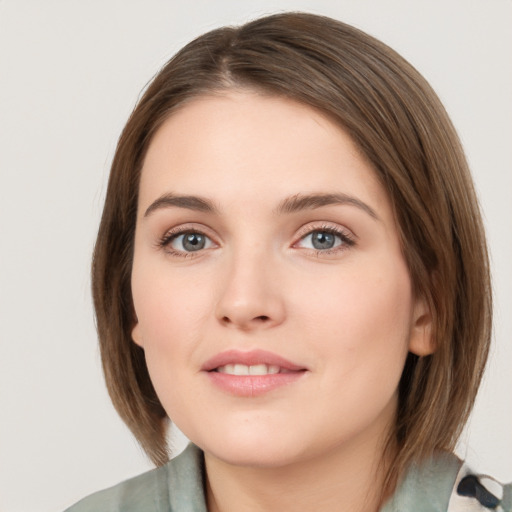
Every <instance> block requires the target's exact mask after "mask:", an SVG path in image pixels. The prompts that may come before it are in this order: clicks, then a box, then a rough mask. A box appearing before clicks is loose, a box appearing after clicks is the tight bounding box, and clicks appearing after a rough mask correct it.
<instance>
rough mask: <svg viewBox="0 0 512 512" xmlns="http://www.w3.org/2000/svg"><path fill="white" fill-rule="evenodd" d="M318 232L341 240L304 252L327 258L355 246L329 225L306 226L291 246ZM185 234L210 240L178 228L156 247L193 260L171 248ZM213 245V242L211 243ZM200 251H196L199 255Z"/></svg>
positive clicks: (190, 254)
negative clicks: (335, 243) (328, 247)
mask: <svg viewBox="0 0 512 512" xmlns="http://www.w3.org/2000/svg"><path fill="white" fill-rule="evenodd" d="M315 232H320V233H329V234H331V235H334V236H336V237H338V238H339V239H340V240H341V244H340V245H338V246H335V247H333V248H332V249H308V248H305V249H304V250H307V251H310V252H313V253H314V254H315V255H316V256H318V257H321V256H328V255H330V254H335V253H338V252H342V251H345V250H347V249H349V248H350V247H353V246H354V245H355V244H356V241H355V237H354V235H353V234H352V233H350V232H349V231H347V230H344V229H341V228H339V227H334V226H330V225H322V226H306V227H305V228H304V229H303V230H301V231H299V235H298V238H297V241H296V242H294V243H293V244H292V247H295V246H296V245H297V244H298V243H299V242H301V241H302V240H304V239H305V238H306V237H307V236H309V235H311V234H312V233H315ZM185 234H197V235H201V236H204V237H206V238H208V239H209V240H212V238H211V237H210V236H208V235H207V234H206V233H205V232H204V231H202V230H200V229H197V228H193V227H188V226H180V227H178V228H175V229H172V230H170V231H168V232H166V233H165V235H164V236H163V237H162V238H161V239H160V240H159V241H158V243H157V245H158V247H159V248H160V249H163V250H165V251H166V252H167V253H168V254H170V255H171V256H175V257H179V258H193V257H196V256H197V255H196V254H194V251H189V252H187V251H177V250H175V249H173V248H172V247H171V243H172V242H173V241H174V240H175V239H176V238H178V237H179V236H181V235H185ZM213 243H215V242H213ZM203 250H204V249H202V250H198V251H197V252H198V253H200V252H202V251H203Z"/></svg>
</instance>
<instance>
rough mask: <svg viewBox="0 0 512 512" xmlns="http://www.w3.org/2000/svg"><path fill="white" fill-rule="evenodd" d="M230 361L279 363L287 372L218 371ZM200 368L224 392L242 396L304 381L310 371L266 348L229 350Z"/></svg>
mask: <svg viewBox="0 0 512 512" xmlns="http://www.w3.org/2000/svg"><path fill="white" fill-rule="evenodd" d="M228 364H243V365H247V366H252V365H257V364H266V365H269V366H270V365H273V366H279V367H280V368H281V369H282V370H285V372H284V373H275V374H267V375H230V374H227V373H220V372H216V371H215V369H216V368H219V367H220V366H225V365H228ZM201 370H202V371H203V372H204V373H205V374H206V376H207V377H208V379H209V380H210V382H211V383H212V384H213V385H214V386H215V387H217V388H218V389H220V390H222V391H223V392H225V393H228V394H230V395H234V396H239V397H257V396H261V395H264V394H266V393H269V392H271V391H274V390H276V389H278V388H281V387H283V386H286V385H290V384H292V383H295V382H297V381H299V380H301V379H302V378H303V377H304V376H305V374H306V373H307V372H308V369H307V368H306V367H304V366H301V365H298V364H296V363H293V362H291V361H289V360H288V359H285V358H284V357H281V356H279V355H277V354H274V353H272V352H268V351H266V350H251V351H249V352H243V351H239V350H228V351H226V352H221V353H219V354H217V355H215V356H213V357H212V358H211V359H209V360H208V361H206V363H205V364H204V365H203V366H202V368H201Z"/></svg>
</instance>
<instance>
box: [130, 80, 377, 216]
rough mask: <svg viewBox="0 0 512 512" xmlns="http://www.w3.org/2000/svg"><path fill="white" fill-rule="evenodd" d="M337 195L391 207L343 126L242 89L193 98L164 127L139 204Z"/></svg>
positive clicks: (152, 149)
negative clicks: (190, 198) (163, 199)
mask: <svg viewBox="0 0 512 512" xmlns="http://www.w3.org/2000/svg"><path fill="white" fill-rule="evenodd" d="M333 189H337V190H336V191H337V192H342V193H350V194H354V195H357V196H358V197H360V198H361V199H364V200H366V201H368V200H371V201H372V202H373V203H374V204H375V205H376V206H378V205H379V204H380V203H383V202H384V203H387V197H386V194H385V192H384V190H383V189H382V187H381V185H380V183H379V182H378V180H377V178H376V175H375V172H374V170H373V168H372V167H371V165H370V164H369V163H368V162H367V160H366V159H365V158H364V157H363V156H362V154H361V152H360V151H359V149H358V148H357V146H356V145H355V144H354V142H353V141H352V139H351V138H350V137H349V136H348V135H347V134H346V132H345V131H344V130H343V129H342V128H341V127H340V126H339V125H338V124H336V123H334V122H333V121H332V120H331V119H329V118H328V117H327V116H325V115H323V114H322V113H320V112H318V111H317V110H315V109H313V108H311V107H309V106H307V105H303V104H301V103H298V102H295V101H292V100H289V99H286V98H282V97H277V96H270V95H264V94H261V93H258V92H253V91H246V90H243V91H240V90H237V91H229V92H224V93H221V94H217V95H211V96H210V95H209V96H201V97H198V98H195V99H193V100H191V101H190V102H188V103H186V104H184V105H183V106H182V107H180V108H179V109H178V110H177V111H176V112H174V113H173V114H172V115H171V116H170V117H169V118H168V119H167V120H166V121H165V122H164V124H163V125H162V126H161V127H160V128H159V130H158V131H157V132H156V134H155V136H154V138H153V140H152V141H151V144H150V146H149V149H148V152H147V154H146V158H145V161H144V165H143V169H142V176H141V183H140V198H139V200H140V206H141V207H142V208H143V207H144V205H147V204H149V202H151V201H152V200H154V199H155V197H158V196H159V195H161V194H162V193H165V192H169V191H172V192H177V193H179V194H195V195H201V196H207V197H213V198H214V199H218V200H219V201H224V200H226V201H228V202H229V201H233V200H237V199H238V200H245V201H246V203H254V202H259V203H261V202H262V201H263V200H264V199H268V200H269V201H270V200H271V199H272V198H274V199H275V200H278V198H280V197H283V196H285V195H286V196H289V195H293V194H303V193H307V192H331V191H332V190H333Z"/></svg>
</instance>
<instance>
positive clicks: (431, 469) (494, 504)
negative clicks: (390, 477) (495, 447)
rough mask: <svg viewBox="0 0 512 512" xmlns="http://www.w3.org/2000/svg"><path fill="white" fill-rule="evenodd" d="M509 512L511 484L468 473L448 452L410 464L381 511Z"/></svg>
mask: <svg viewBox="0 0 512 512" xmlns="http://www.w3.org/2000/svg"><path fill="white" fill-rule="evenodd" d="M410 510H414V511H415V512H485V511H490V510H494V511H496V512H512V484H508V485H502V484H500V483H499V482H497V481H496V480H494V479H493V478H491V477H488V476H484V475H480V474H478V473H477V472H475V471H473V470H471V469H470V468H469V467H468V466H467V465H466V464H464V462H463V461H461V460H460V459H458V458H457V457H456V456H455V455H453V454H451V453H437V454H436V455H435V456H434V457H432V458H430V459H427V460H425V461H423V462H422V463H421V464H413V465H412V466H411V467H410V468H409V470H408V471H407V473H406V475H405V477H404V479H403V480H402V482H401V484H400V485H399V486H398V488H397V490H396V492H395V494H394V495H393V496H392V497H391V499H390V500H389V501H388V502H387V503H386V504H385V505H384V507H383V508H382V512H409V511H410Z"/></svg>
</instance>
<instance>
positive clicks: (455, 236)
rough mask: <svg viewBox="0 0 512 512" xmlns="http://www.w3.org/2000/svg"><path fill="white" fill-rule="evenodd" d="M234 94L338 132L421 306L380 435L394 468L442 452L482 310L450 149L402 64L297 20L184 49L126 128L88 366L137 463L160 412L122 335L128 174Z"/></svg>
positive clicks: (130, 308) (456, 427) (476, 352)
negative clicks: (417, 342)
mask: <svg viewBox="0 0 512 512" xmlns="http://www.w3.org/2000/svg"><path fill="white" fill-rule="evenodd" d="M244 93H245V94H249V95H252V97H253V99H254V97H256V98H258V99H259V101H268V102H270V103H272V98H274V99H280V101H279V102H278V103H279V105H281V106H282V105H283V104H285V101H284V100H286V102H288V103H286V104H287V105H288V104H291V105H294V108H296V109H298V108H299V106H300V105H302V106H303V107H302V108H303V109H306V110H308V109H313V111H315V112H316V113H317V115H318V116H319V118H321V119H324V121H325V123H327V125H329V126H331V125H332V126H337V127H339V129H340V140H341V139H343V136H345V135H346V136H348V140H349V141H350V144H353V147H354V148H355V149H354V153H355V154H357V158H358V159H359V161H361V162H365V164H366V165H367V166H368V168H369V169H371V171H372V172H371V175H372V176H373V177H374V178H376V180H375V181H376V183H378V186H379V187H380V189H382V190H383V191H384V192H385V197H386V202H387V204H388V205H389V209H390V211H391V212H392V215H393V219H394V222H395V223H396V224H395V227H396V235H397V241H398V244H399V247H400V251H401V257H402V258H403V262H404V266H405V268H406V269H407V273H408V279H409V281H410V284H411V301H412V302H411V303H413V304H421V305H422V307H423V310H422V311H423V313H422V314H420V315H417V316H416V317H415V318H416V320H420V319H421V318H423V321H424V322H425V325H424V327H425V331H426V330H427V328H428V333H429V334H428V339H429V340H430V344H424V345H423V346H424V348H425V347H426V349H425V350H423V351H422V350H414V347H412V349H411V347H407V348H409V349H411V350H410V354H409V355H408V356H406V355H405V353H404V354H403V359H405V358H406V361H405V367H404V370H403V372H401V378H400V384H399V386H398V391H397V396H398V399H397V402H398V405H397V412H396V418H394V421H393V427H392V431H391V439H392V440H393V441H396V444H395V446H398V456H397V457H396V460H395V467H396V468H397V470H398V471H400V470H401V469H402V468H403V466H404V465H405V464H406V463H407V462H409V461H410V460H412V459H414V458H419V457H422V456H425V455H428V454H429V453H430V452H431V451H432V450H434V449H450V448H452V447H453V444H454V442H455V440H456V438H457V435H458V433H459V432H460V429H461V427H462V425H463V423H464V421H465V419H466V418H467V414H468V413H469V410H470V408H471V405H472V402H473V400H474V396H475V394H476V390H477V387H478V383H479V381H480V377H481V374H482V371H483V366H484V363H485V359H486V354H487V348H488V341H489V330H490V326H489V324H490V307H491V306H490V293H489V278H488V267H487V255H486V249H485V240H484V236H483V230H482V225H481V220H480V215H479V211H478V205H477V201H476V197H475V194H474V190H473V186H472V182H471V178H470V176H469V172H468V169H467V165H466V162H465V159H464V156H463V152H462V150H461V147H460V143H459V141H458V139H457V136H456V134H455V132H454V130H453V127H452V125H451V123H450V121H449V119H448V117H447V115H446V113H445V111H444V109H443V107H442V106H441V104H440V102H439V100H438V99H437V97H436V96H435V94H434V93H433V92H432V90H431V89H430V87H429V86H428V84H427V83H426V82H425V80H424V79H423V78H422V77H421V76H420V75H419V74H418V73H417V72H416V71H415V70H414V69H413V68H412V67H411V66H410V65H409V64H407V63H406V62H405V61H404V60H403V59H402V58H400V57H399V56H398V55H397V54H396V53H394V52H393V51H392V50H390V49H389V48H388V47H386V46H385V45H383V44H382V43H380V42H378V41H376V40H374V39H373V38H371V37H369V36H367V35H365V34H364V33H362V32H360V31H358V30H356V29H354V28H352V27H349V26H347V25H344V24H342V23H339V22H336V21H333V20H330V19H328V18H323V17H318V16H312V15H307V14H282V15H275V16H271V17H267V18H262V19H260V20H256V21H254V22H251V23H249V24H247V25H244V26H242V27H240V28H226V29H220V30H216V31H213V32H210V33H208V34H206V35H204V36H202V37H200V38H198V39H197V40H195V41H193V42H192V43H190V44H189V45H187V46H186V47H185V48H184V49H183V50H182V51H181V52H179V53H178V54H177V55H176V56H175V57H174V58H173V59H172V60H171V61H170V62H169V63H168V64H167V65H166V66H165V67H164V68H163V69H162V71H161V72H160V73H159V74H158V75H157V76H156V78H155V79H154V81H153V82H152V84H151V85H150V86H149V87H148V89H147V91H146V92H145V94H144V96H143V97H142V99H141V101H140V102H139V104H138V106H137V107H136V109H135V110H134V112H133V114H132V116H131V118H130V120H129V121H128V123H127V125H126V128H125V130H124V132H123V134H122V136H121V139H120V141H119V145H118V148H117V152H116V155H115V158H114V162H113V165H112V171H111V176H110V182H109V187H108V191H107V198H106V203H105V210H104V214H103V218H102V222H101V226H100V232H99V235H98V242H97V245H96V250H95V258H94V267H93V291H94V300H95V307H96V313H97V319H98V330H99V336H100V344H101V349H102V358H103V363H104V369H105V374H106V380H107V385H108V387H109V391H110V394H111V396H112V399H113V402H114V404H115V406H116V408H117V409H118V411H119V413H120V414H121V416H122V417H123V419H124V420H125V421H126V423H127V424H128V426H129V427H130V428H131V429H132V431H133V432H134V433H135V435H136V436H137V438H138V439H139V441H140V442H141V444H142V446H143V447H144V448H145V450H146V451H147V453H148V454H149V455H150V456H151V458H152V459H153V460H154V461H155V462H156V463H157V464H161V463H163V462H164V461H165V460H166V457H167V454H166V445H165V418H166V412H165V410H164V408H163V407H162V404H161V403H160V400H159V398H158V397H157V395H156V393H155V390H154V388H153V384H152V383H151V380H150V378H149V374H148V370H147V366H146V361H145V356H144V351H143V349H142V348H141V347H140V346H139V345H137V344H136V343H134V341H133V340H132V331H133V329H134V327H136V325H137V316H136V313H137V311H136V310H137V308H136V307H134V304H133V297H132V281H131V277H132V270H133V255H134V243H135V231H136V225H137V222H138V220H137V219H138V218H139V219H140V215H141V212H140V208H141V205H140V204H139V191H140V188H139V187H140V185H141V172H142V174H143V175H144V170H143V167H144V165H145V158H146V156H147V154H148V149H149V148H150V146H151V145H152V143H153V142H154V141H156V142H155V145H156V144H157V143H158V140H157V139H158V137H160V136H161V134H162V133H164V131H165V130H167V129H168V127H169V125H170V123H172V122H173V117H174V120H175V121H176V120H177V119H178V118H179V116H183V114H184V113H185V112H190V111H191V110H192V109H194V108H196V107H197V105H199V104H201V99H200V98H207V97H208V98H210V103H211V102H212V101H217V102H219V101H222V99H223V98H224V99H225V98H226V97H230V95H231V96H233V95H234V96H236V94H239V95H240V94H241V95H242V96H243V94H244ZM212 98H216V100H214V99H212ZM270 103H269V108H270ZM167 120H169V122H167V123H166V121H167ZM291 128H292V127H290V129H291ZM176 133H179V130H178V131H177V132H176ZM257 143H258V141H254V144H255V145H256V144H257ZM197 144H198V145H200V144H201V140H198V141H197ZM340 175H341V171H340ZM292 193H293V191H292ZM138 213H139V217H138ZM170 293H172V290H171V291H170ZM135 302H137V301H135ZM341 307H343V305H340V308H341ZM169 315H170V316H171V317H172V311H170V312H169ZM340 316H342V315H341V313H340ZM427 324H428V325H427ZM134 338H137V335H134ZM135 341H138V342H139V343H140V340H137V339H136V340H135ZM169 342H170V343H172V340H169ZM140 344H142V343H140ZM416 348H417V347H416ZM415 352H416V353H415ZM431 352H432V353H431ZM402 364H403V360H402ZM158 391H159V390H158ZM191 407H193V404H191ZM304 421H307V419H305V420H304Z"/></svg>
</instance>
